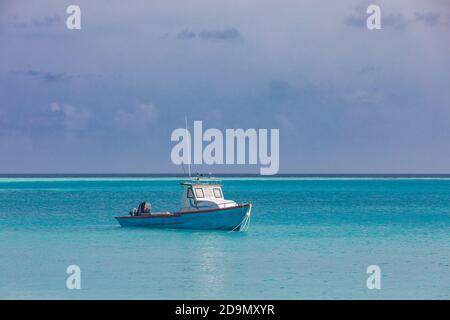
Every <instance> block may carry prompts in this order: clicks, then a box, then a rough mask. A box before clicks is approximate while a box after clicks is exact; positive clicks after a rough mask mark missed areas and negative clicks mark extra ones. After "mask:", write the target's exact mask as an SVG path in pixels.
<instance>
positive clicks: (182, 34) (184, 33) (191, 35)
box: [176, 29, 197, 39]
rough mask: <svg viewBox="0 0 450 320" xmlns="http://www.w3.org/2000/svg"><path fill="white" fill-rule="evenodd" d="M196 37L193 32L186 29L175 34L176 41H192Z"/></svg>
mask: <svg viewBox="0 0 450 320" xmlns="http://www.w3.org/2000/svg"><path fill="white" fill-rule="evenodd" d="M196 37H197V34H196V33H195V32H192V31H189V30H188V29H185V30H183V31H181V32H180V33H178V34H177V36H176V38H177V39H194V38H196Z"/></svg>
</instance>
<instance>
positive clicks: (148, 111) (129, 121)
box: [113, 103, 158, 133]
mask: <svg viewBox="0 0 450 320" xmlns="http://www.w3.org/2000/svg"><path fill="white" fill-rule="evenodd" d="M157 118H158V109H157V108H156V107H155V105H153V104H149V103H141V104H139V105H138V106H136V107H135V108H134V109H132V110H118V111H117V112H116V113H115V115H114V120H113V121H114V124H115V126H116V127H118V128H119V129H122V130H127V131H130V132H134V133H140V132H142V131H144V130H146V129H148V128H149V126H150V125H151V124H153V123H154V122H155V120H156V119H157Z"/></svg>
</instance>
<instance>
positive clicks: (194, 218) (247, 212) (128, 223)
mask: <svg viewBox="0 0 450 320" xmlns="http://www.w3.org/2000/svg"><path fill="white" fill-rule="evenodd" d="M180 185H181V186H182V188H183V195H182V199H181V209H180V210H179V211H177V212H152V211H151V210H149V209H145V208H142V207H143V206H142V205H143V204H141V206H140V208H139V209H134V210H133V211H132V212H130V215H128V216H121V217H116V219H117V221H118V222H119V224H120V225H121V226H122V227H149V228H174V229H175V228H176V229H199V230H231V231H247V230H248V228H249V225H250V216H251V211H252V204H251V203H250V202H247V203H242V204H237V203H236V202H235V201H232V200H226V199H225V198H224V196H223V192H222V185H221V184H220V183H219V181H218V180H215V179H211V178H206V179H203V178H200V177H197V178H195V179H193V180H189V181H185V182H182V183H180Z"/></svg>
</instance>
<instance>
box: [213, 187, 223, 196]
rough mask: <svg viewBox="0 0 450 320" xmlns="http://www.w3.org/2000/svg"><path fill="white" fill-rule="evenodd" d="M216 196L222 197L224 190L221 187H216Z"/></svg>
mask: <svg viewBox="0 0 450 320" xmlns="http://www.w3.org/2000/svg"><path fill="white" fill-rule="evenodd" d="M213 191H214V197H216V198H222V190H220V188H214V189H213Z"/></svg>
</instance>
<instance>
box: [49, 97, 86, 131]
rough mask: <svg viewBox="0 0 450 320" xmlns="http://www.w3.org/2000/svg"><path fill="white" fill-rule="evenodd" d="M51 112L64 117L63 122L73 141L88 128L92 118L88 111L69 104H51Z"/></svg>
mask: <svg viewBox="0 0 450 320" xmlns="http://www.w3.org/2000/svg"><path fill="white" fill-rule="evenodd" d="M50 111H51V112H52V113H55V114H57V115H61V116H62V120H61V122H62V124H63V125H64V127H65V129H66V131H67V134H68V136H69V138H71V139H73V138H75V136H76V134H77V133H78V132H79V131H81V130H83V129H84V128H85V127H86V126H87V124H88V122H89V120H90V118H91V114H90V113H89V112H88V111H87V110H84V109H81V108H76V107H74V106H73V105H69V104H60V103H57V102H53V103H51V104H50Z"/></svg>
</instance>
